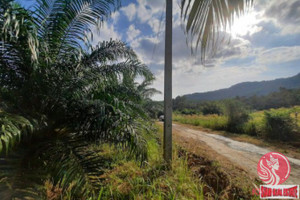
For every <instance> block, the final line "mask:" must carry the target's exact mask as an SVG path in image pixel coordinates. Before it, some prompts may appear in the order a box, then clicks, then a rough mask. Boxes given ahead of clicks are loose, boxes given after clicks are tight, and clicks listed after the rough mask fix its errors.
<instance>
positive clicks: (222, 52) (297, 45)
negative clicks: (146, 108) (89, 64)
mask: <svg viewBox="0 0 300 200" xmlns="http://www.w3.org/2000/svg"><path fill="white" fill-rule="evenodd" d="M19 2H21V3H22V4H24V5H28V4H29V3H28V0H27V1H21V0H19ZM24 2H26V3H24ZM179 4H180V3H179V0H174V8H173V13H174V17H173V25H174V27H173V35H174V36H173V37H174V38H173V69H174V70H173V97H176V96H178V95H183V94H188V93H194V92H204V91H210V90H216V89H221V88H225V87H230V86H231V85H233V84H236V83H239V82H244V81H260V80H271V79H275V78H281V77H289V76H293V75H296V74H297V73H299V72H300V0H255V5H254V8H253V9H251V11H249V12H248V13H247V14H246V15H245V16H243V17H241V18H240V19H238V20H236V22H235V24H234V25H233V28H232V31H231V32H229V31H227V32H223V33H222V34H224V35H226V36H231V43H230V44H229V45H222V46H221V47H220V48H219V50H218V52H217V53H216V56H215V57H214V58H213V59H210V60H209V61H208V63H209V67H208V66H203V65H202V64H201V62H200V59H199V58H200V56H199V55H194V56H192V55H191V51H190V48H189V47H187V45H186V37H185V35H184V33H183V29H182V22H181V19H180V17H179V16H180V8H179ZM164 8H165V1H164V0H133V1H129V0H126V1H122V8H121V9H120V10H119V11H117V12H115V13H113V15H112V16H111V18H110V19H109V20H108V22H106V23H104V24H103V26H102V29H101V31H100V34H99V35H97V34H96V31H95V33H94V44H97V43H98V42H100V41H103V40H109V39H110V38H112V39H120V40H123V41H125V42H127V43H128V44H129V45H130V46H131V47H132V48H133V49H134V50H135V51H136V53H137V54H138V56H139V58H140V60H141V61H143V62H144V63H145V64H147V65H148V66H149V68H150V69H151V71H152V72H153V73H154V74H155V76H156V81H155V82H154V84H153V87H155V88H157V89H158V90H160V91H163V68H164V27H165V24H164V10H165V9H164ZM162 98H163V95H156V96H155V97H154V99H157V100H161V99H162Z"/></svg>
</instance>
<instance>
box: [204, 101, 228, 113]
mask: <svg viewBox="0 0 300 200" xmlns="http://www.w3.org/2000/svg"><path fill="white" fill-rule="evenodd" d="M201 111H202V113H203V115H214V114H216V115H221V114H223V112H222V109H221V107H220V106H219V105H218V104H216V103H213V102H210V103H205V104H204V105H203V106H202V107H201Z"/></svg>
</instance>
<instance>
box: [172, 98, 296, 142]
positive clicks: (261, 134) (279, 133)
mask: <svg viewBox="0 0 300 200" xmlns="http://www.w3.org/2000/svg"><path fill="white" fill-rule="evenodd" d="M223 110H224V111H223V113H224V114H222V115H218V114H208V115H204V114H201V113H198V114H194V115H184V114H182V113H180V112H175V113H174V115H173V119H174V121H177V122H180V123H183V124H190V125H194V126H201V127H204V128H210V129H213V130H223V131H228V132H231V133H235V134H246V135H249V136H254V137H258V138H262V139H265V140H269V141H279V142H282V141H283V142H289V144H292V145H294V146H295V147H299V144H300V141H299V139H300V137H299V136H300V119H299V116H297V115H298V114H297V113H299V112H300V106H293V107H291V108H277V109H268V110H261V111H253V110H250V109H249V108H247V107H246V106H243V105H242V104H241V103H240V102H236V101H231V100H229V101H227V102H226V103H225V104H224V107H223ZM296 116H297V117H296Z"/></svg>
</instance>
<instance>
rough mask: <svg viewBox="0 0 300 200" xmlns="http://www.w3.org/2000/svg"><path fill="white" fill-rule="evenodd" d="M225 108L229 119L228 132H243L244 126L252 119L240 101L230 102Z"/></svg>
mask: <svg viewBox="0 0 300 200" xmlns="http://www.w3.org/2000/svg"><path fill="white" fill-rule="evenodd" d="M225 107H226V115H227V117H228V122H227V130H228V131H230V132H236V133H239V132H242V131H243V125H244V124H245V123H246V122H247V121H248V120H249V118H250V116H249V113H248V111H247V110H246V108H245V106H244V105H243V104H242V103H240V102H238V101H234V100H228V101H227V102H226V104H225Z"/></svg>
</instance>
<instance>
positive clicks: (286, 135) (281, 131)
mask: <svg viewBox="0 0 300 200" xmlns="http://www.w3.org/2000/svg"><path fill="white" fill-rule="evenodd" d="M264 122H265V127H264V132H265V134H266V135H265V136H266V137H267V138H268V139H273V140H282V141H288V140H291V139H292V138H293V136H294V133H295V129H296V124H295V121H294V120H293V119H292V118H291V116H290V113H289V112H278V111H277V112H275V111H269V112H265V114H264Z"/></svg>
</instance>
